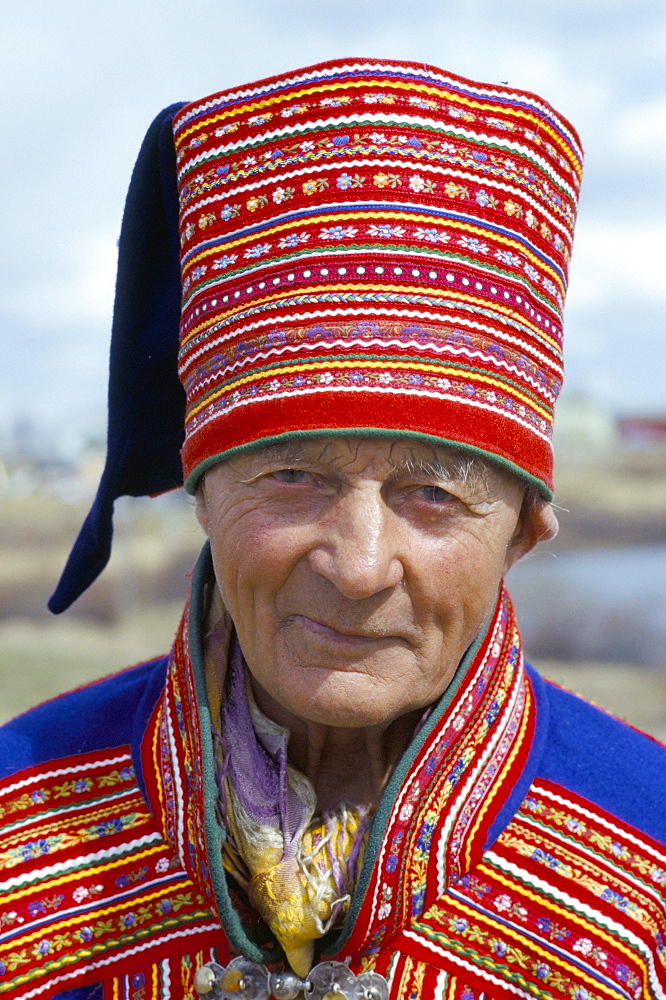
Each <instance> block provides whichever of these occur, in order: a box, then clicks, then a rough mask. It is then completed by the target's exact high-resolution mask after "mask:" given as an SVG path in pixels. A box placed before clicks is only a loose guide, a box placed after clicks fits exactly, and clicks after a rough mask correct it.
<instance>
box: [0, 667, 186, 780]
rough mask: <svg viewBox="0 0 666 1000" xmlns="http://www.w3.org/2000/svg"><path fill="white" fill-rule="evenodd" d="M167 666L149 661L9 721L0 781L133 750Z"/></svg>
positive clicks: (3, 732) (0, 736) (1, 734)
mask: <svg viewBox="0 0 666 1000" xmlns="http://www.w3.org/2000/svg"><path fill="white" fill-rule="evenodd" d="M166 664H167V657H161V658H160V659H158V660H150V661H149V662H148V663H142V664H141V665H140V666H138V667H132V668H131V669H130V670H125V671H123V672H122V673H120V674H114V675H113V676H112V677H107V678H105V679H104V680H101V681H97V682H96V683H94V684H90V685H89V686H88V687H84V688H79V689H78V690H77V691H71V692H70V693H69V694H64V695H61V696H60V697H59V698H54V699H53V701H47V702H45V703H44V704H43V705H38V706H37V708H33V709H31V710H30V711H29V712H26V713H25V714H24V715H19V716H18V718H16V719H12V721H11V722H8V723H7V724H6V725H5V726H3V727H2V728H0V778H6V777H8V776H9V775H11V774H15V773H16V772H18V771H22V770H24V769H25V768H29V767H35V766H37V765H39V764H45V763H47V762H48V761H51V760H58V759H61V758H62V757H69V756H71V755H74V754H79V753H90V752H92V751H94V750H108V749H112V748H113V747H119V746H126V745H133V746H134V747H137V746H138V744H139V743H140V740H141V737H142V736H143V733H144V731H145V729H146V726H147V724H148V719H149V717H150V714H151V712H152V710H153V708H154V707H155V703H156V701H157V698H158V697H159V694H160V692H161V691H162V689H163V687H164V678H165V674H166ZM136 757H137V754H136V753H135V759H136ZM139 780H140V781H141V779H140V776H139Z"/></svg>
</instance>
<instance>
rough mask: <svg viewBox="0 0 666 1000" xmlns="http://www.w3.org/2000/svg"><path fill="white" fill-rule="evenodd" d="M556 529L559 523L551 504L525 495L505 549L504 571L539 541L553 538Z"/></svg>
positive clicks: (547, 540)
mask: <svg viewBox="0 0 666 1000" xmlns="http://www.w3.org/2000/svg"><path fill="white" fill-rule="evenodd" d="M558 530H559V524H558V522H557V517H556V516H555V511H554V510H553V508H552V507H551V505H550V504H549V503H548V502H547V501H546V500H537V501H536V503H535V502H534V499H533V498H529V499H528V498H527V497H525V499H524V500H523V505H522V507H521V510H520V515H519V518H518V525H517V527H516V532H515V534H514V536H513V538H512V539H511V541H510V542H509V547H508V549H507V553H506V562H505V565H504V572H505V573H506V572H507V571H508V570H509V569H510V568H511V567H512V566H513V565H514V563H517V562H518V560H519V559H522V558H523V556H526V555H527V553H528V552H531V551H532V549H533V548H534V546H535V545H537V544H538V543H539V542H549V541H551V539H553V538H555V536H556V535H557V532H558Z"/></svg>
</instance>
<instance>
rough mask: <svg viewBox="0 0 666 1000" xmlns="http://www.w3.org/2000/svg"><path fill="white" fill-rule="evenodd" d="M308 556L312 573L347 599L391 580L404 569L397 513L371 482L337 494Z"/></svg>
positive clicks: (373, 590) (387, 585)
mask: <svg viewBox="0 0 666 1000" xmlns="http://www.w3.org/2000/svg"><path fill="white" fill-rule="evenodd" d="M319 527H320V531H319V538H318V540H317V542H316V544H315V545H314V546H313V547H312V549H311V550H310V552H309V555H308V558H309V562H310V566H311V568H312V569H313V570H314V571H315V573H317V574H319V575H320V576H323V577H325V578H326V579H327V580H330V582H331V583H333V584H334V585H335V587H337V589H338V590H339V592H340V593H341V594H343V595H344V596H345V597H347V598H349V599H352V600H362V599H363V598H367V597H373V596H374V595H375V594H378V593H381V592H382V591H383V590H388V589H391V588H393V587H395V586H397V585H398V584H399V583H400V582H401V580H402V578H403V574H404V569H403V564H402V561H401V558H400V530H399V524H398V518H397V517H396V515H395V514H394V513H393V512H392V511H391V510H390V508H389V507H387V505H386V503H385V502H384V500H383V498H382V496H381V493H380V492H379V490H377V489H373V488H372V487H371V488H369V489H367V490H364V489H362V488H356V487H354V488H352V489H350V490H349V491H348V492H346V493H345V494H344V495H343V496H340V497H338V499H337V500H336V502H335V504H333V505H332V507H331V508H329V510H328V512H327V515H326V517H324V518H322V520H321V522H320V526H319Z"/></svg>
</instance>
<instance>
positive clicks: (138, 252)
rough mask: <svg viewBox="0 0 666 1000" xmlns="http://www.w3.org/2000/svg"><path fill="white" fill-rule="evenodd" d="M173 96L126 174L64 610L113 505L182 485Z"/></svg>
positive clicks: (102, 559) (63, 586) (62, 590)
mask: <svg viewBox="0 0 666 1000" xmlns="http://www.w3.org/2000/svg"><path fill="white" fill-rule="evenodd" d="M182 106H183V105H182V104H172V105H171V106H170V107H168V108H166V109H165V110H164V111H162V112H161V113H160V114H159V115H158V116H157V118H156V119H155V121H154V122H153V123H152V125H151V126H150V129H149V130H148V133H147V135H146V138H145V139H144V142H143V145H142V147H141V150H140V152H139V157H138V159H137V162H136V166H135V168H134V172H133V174H132V179H131V182H130V187H129V192H128V195H127V201H126V204H125V213H124V216H123V224H122V229H121V233H120V241H119V245H118V276H117V281H116V296H115V303H114V312H113V328H112V335H111V358H110V369H109V417H108V419H109V426H108V434H107V456H106V465H105V468H104V472H103V474H102V480H101V482H100V485H99V489H98V491H97V496H96V498H95V501H94V503H93V506H92V508H91V510H90V513H89V514H88V516H87V518H86V520H85V522H84V524H83V527H82V528H81V531H80V532H79V536H78V538H77V539H76V542H75V543H74V547H73V549H72V551H71V553H70V556H69V559H68V561H67V564H66V566H65V569H64V571H63V574H62V576H61V578H60V582H59V583H58V586H57V587H56V590H55V592H54V593H53V595H52V596H51V599H50V601H49V608H50V610H51V611H53V612H54V613H56V614H57V613H59V612H60V611H64V610H65V609H66V608H68V607H69V605H70V604H71V603H72V602H73V601H75V600H76V599H77V597H79V596H80V594H82V593H83V591H84V590H85V589H86V588H87V587H89V586H90V584H91V583H92V582H93V581H94V580H95V579H96V578H97V577H98V576H99V574H100V573H101V572H102V570H103V569H104V567H105V566H106V564H107V562H108V561H109V556H110V554H111V540H112V535H113V504H114V501H115V500H116V499H117V498H118V497H120V496H154V495H156V494H158V493H164V492H166V491H167V490H171V489H174V488H175V487H178V486H180V485H181V484H182V481H183V476H182V468H181V462H180V448H181V445H182V441H183V436H184V420H185V417H184V414H185V394H184V392H183V388H182V386H181V384H180V382H179V380H178V372H177V359H178V329H179V323H180V256H179V230H178V194H177V186H176V154H175V150H174V145H173V137H172V132H171V123H172V121H173V117H174V115H175V113H176V111H178V110H179V109H180V108H181V107H182Z"/></svg>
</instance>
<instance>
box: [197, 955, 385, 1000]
mask: <svg viewBox="0 0 666 1000" xmlns="http://www.w3.org/2000/svg"><path fill="white" fill-rule="evenodd" d="M194 988H195V990H196V991H197V993H198V994H199V996H201V997H206V998H207V1000H269V997H275V1000H297V997H302V998H303V1000H388V983H387V982H386V980H385V979H384V977H383V976H380V975H379V973H378V972H362V973H361V974H360V976H356V975H354V973H353V972H352V971H351V969H349V968H348V967H347V966H346V965H345V964H344V962H320V963H319V964H318V965H315V966H314V968H313V969H311V970H310V972H309V973H308V976H307V978H306V979H301V978H300V977H299V976H297V975H296V974H295V973H294V972H290V971H286V972H269V971H268V969H267V968H266V966H265V965H259V963H258V962H250V961H249V959H247V958H243V957H242V956H241V957H239V958H234V959H232V961H231V962H229V965H227V966H226V968H225V967H224V966H222V965H219V964H218V963H217V962H208V963H207V964H206V965H202V966H201V967H200V968H198V969H197V971H196V972H195V974H194Z"/></svg>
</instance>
